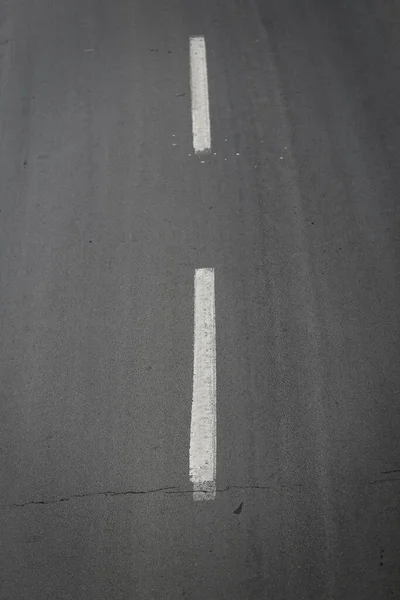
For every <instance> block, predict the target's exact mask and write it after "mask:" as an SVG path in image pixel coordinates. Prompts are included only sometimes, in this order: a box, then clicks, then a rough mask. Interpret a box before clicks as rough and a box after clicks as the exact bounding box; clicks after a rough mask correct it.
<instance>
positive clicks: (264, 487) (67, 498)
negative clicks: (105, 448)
mask: <svg viewBox="0 0 400 600" xmlns="http://www.w3.org/2000/svg"><path fill="white" fill-rule="evenodd" d="M271 487H272V486H271V485H229V486H227V487H225V488H220V489H217V492H218V493H223V492H229V491H230V490H236V489H237V490H267V489H270V488H271ZM280 487H284V488H293V487H302V484H301V483H298V484H289V485H284V484H280ZM198 491H201V490H198ZM204 492H205V493H206V492H207V490H204ZM159 493H164V494H178V495H180V494H193V489H190V490H182V489H179V488H176V487H174V486H170V487H161V488H154V489H149V490H124V491H120V492H116V491H105V492H88V493H83V494H72V495H71V496H64V497H60V498H54V499H48V500H45V499H42V500H28V501H27V502H14V503H11V504H2V505H1V508H3V509H4V508H24V507H26V506H38V505H42V506H47V505H49V504H61V503H62V502H69V501H71V500H79V499H85V498H96V497H101V496H104V497H110V498H112V497H116V496H139V495H145V494H159Z"/></svg>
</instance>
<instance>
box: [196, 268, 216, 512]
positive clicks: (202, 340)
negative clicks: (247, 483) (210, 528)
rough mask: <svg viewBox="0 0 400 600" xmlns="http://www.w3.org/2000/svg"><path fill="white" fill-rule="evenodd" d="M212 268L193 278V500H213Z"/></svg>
mask: <svg viewBox="0 0 400 600" xmlns="http://www.w3.org/2000/svg"><path fill="white" fill-rule="evenodd" d="M216 361H217V358H216V336H215V276H214V269H196V272H195V276H194V362H193V398H192V421H191V427H190V480H191V481H192V483H193V500H195V501H197V500H214V499H215V495H216V483H215V482H216V458H217V456H216V454H217V414H216V412H217V411H216V409H217V364H216Z"/></svg>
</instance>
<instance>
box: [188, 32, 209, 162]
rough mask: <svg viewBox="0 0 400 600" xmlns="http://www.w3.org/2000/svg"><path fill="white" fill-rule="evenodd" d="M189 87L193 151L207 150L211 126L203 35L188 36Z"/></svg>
mask: <svg viewBox="0 0 400 600" xmlns="http://www.w3.org/2000/svg"><path fill="white" fill-rule="evenodd" d="M190 87H191V93H192V129H193V148H194V151H195V152H207V151H209V150H210V149H211V128H210V106H209V98H208V76H207V57H206V42H205V40H204V36H196V37H191V38H190Z"/></svg>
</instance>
